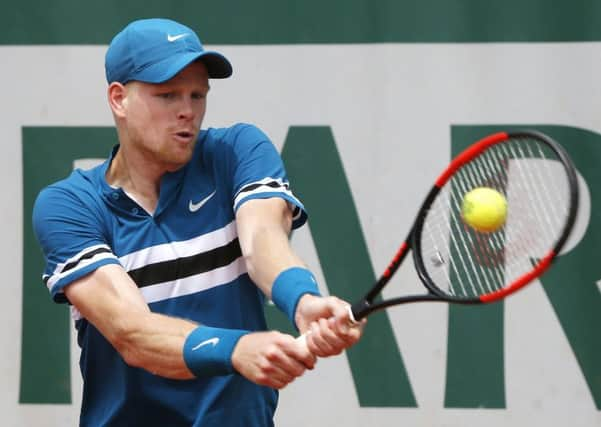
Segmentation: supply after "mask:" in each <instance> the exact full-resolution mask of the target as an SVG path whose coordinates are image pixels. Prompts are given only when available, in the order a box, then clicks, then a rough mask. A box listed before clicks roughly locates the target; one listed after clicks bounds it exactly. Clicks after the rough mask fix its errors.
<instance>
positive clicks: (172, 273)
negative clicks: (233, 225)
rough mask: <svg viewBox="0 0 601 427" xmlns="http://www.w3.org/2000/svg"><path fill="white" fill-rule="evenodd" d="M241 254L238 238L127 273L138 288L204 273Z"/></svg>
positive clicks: (222, 265) (227, 262) (230, 261)
mask: <svg viewBox="0 0 601 427" xmlns="http://www.w3.org/2000/svg"><path fill="white" fill-rule="evenodd" d="M241 255H242V251H241V250H240V244H239V243H238V239H237V238H236V239H234V240H232V241H231V242H229V243H228V244H226V245H224V246H221V247H219V248H215V249H212V250H210V251H207V252H202V253H199V254H196V255H191V256H188V257H183V258H177V259H174V260H169V261H162V262H157V263H154V264H148V265H145V266H144V267H140V268H136V269H134V270H130V271H128V272H127V273H128V274H129V276H130V277H131V278H132V279H133V281H134V282H135V283H136V285H138V288H143V287H145V286H150V285H155V284H157V283H164V282H171V281H174V280H177V279H183V278H185V277H189V276H194V275H195V274H200V273H206V272H207V271H211V270H215V269H216V268H219V267H224V266H226V265H229V264H231V263H232V262H233V261H235V260H236V259H237V258H238V257H240V256H241Z"/></svg>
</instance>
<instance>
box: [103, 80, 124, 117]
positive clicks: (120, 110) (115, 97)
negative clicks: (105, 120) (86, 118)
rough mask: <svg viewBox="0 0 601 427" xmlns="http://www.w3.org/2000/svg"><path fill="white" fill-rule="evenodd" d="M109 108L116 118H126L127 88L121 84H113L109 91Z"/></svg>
mask: <svg viewBox="0 0 601 427" xmlns="http://www.w3.org/2000/svg"><path fill="white" fill-rule="evenodd" d="M107 96H108V101H109V106H110V107H111V110H113V114H114V115H115V116H116V117H124V116H125V104H126V96H127V88H126V87H125V86H123V85H122V84H121V83H119V82H113V83H111V84H110V85H109V87H108V90H107Z"/></svg>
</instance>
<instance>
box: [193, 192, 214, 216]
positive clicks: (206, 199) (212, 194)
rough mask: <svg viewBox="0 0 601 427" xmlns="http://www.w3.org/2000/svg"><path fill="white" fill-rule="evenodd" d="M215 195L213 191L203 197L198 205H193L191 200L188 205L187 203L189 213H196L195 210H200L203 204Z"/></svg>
mask: <svg viewBox="0 0 601 427" xmlns="http://www.w3.org/2000/svg"><path fill="white" fill-rule="evenodd" d="M215 193H217V190H215V191H213V192H212V193H211V194H209V195H208V196H207V197H205V198H204V199H202V200H201V201H200V202H198V203H194V202H193V201H192V200H190V203H188V209H190V212H196V211H197V210H199V209H200V208H202V207H203V205H204V204H205V203H207V202H208V201H209V200H211V197H213V196H214V195H215Z"/></svg>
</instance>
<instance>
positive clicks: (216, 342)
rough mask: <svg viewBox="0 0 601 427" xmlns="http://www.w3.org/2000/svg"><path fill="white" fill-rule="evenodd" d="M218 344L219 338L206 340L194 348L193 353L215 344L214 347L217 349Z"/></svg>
mask: <svg viewBox="0 0 601 427" xmlns="http://www.w3.org/2000/svg"><path fill="white" fill-rule="evenodd" d="M218 343H219V338H218V337H213V338H209V339H208V340H204V341H203V342H201V343H199V344H198V345H197V346H195V347H192V351H194V350H198V349H199V348H201V347H204V346H205V345H209V344H213V347H215V346H216V345H217V344H218Z"/></svg>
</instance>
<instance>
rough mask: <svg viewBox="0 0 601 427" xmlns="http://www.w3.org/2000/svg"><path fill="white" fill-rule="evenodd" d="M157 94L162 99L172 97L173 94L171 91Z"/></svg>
mask: <svg viewBox="0 0 601 427" xmlns="http://www.w3.org/2000/svg"><path fill="white" fill-rule="evenodd" d="M158 96H159V97H160V98H163V99H172V98H173V97H174V94H173V93H172V92H165V93H159V95H158Z"/></svg>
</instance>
